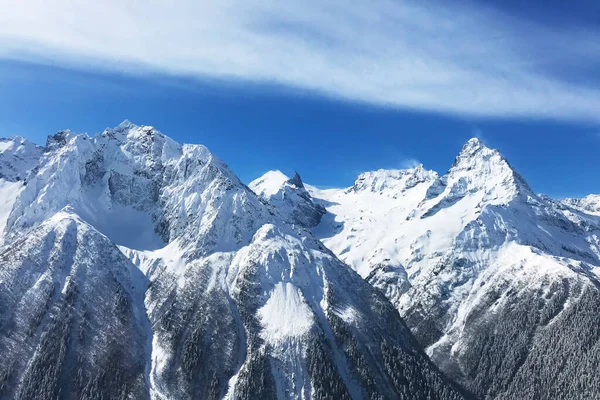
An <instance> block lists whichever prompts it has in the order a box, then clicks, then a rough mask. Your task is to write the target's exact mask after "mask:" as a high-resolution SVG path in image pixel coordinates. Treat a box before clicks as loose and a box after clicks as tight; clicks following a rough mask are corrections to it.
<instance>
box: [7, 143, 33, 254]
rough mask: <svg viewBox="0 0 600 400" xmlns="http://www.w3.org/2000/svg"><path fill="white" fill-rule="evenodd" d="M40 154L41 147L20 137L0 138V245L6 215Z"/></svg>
mask: <svg viewBox="0 0 600 400" xmlns="http://www.w3.org/2000/svg"><path fill="white" fill-rule="evenodd" d="M41 155H42V148H41V147H39V146H36V145H35V144H33V143H31V142H29V141H27V140H26V139H24V138H22V137H12V138H8V139H0V199H1V200H2V201H0V246H1V245H2V243H3V242H4V229H5V228H6V222H7V220H8V215H9V214H10V212H11V210H12V207H13V205H14V203H15V201H16V199H17V197H18V196H19V194H20V192H21V190H22V189H23V187H24V180H25V179H26V178H27V175H28V174H29V173H30V171H31V170H33V169H34V168H35V167H36V166H37V164H38V162H39V159H40V157H41Z"/></svg>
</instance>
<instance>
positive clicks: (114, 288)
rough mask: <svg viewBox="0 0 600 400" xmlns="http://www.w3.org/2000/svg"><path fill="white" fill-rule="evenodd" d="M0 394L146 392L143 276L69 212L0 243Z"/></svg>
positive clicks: (112, 394) (48, 395) (37, 396)
mask: <svg viewBox="0 0 600 400" xmlns="http://www.w3.org/2000/svg"><path fill="white" fill-rule="evenodd" d="M0 259H1V260H2V268H1V269H0V353H1V354H2V363H0V397H1V398H3V399H10V398H19V399H33V398H35V399H48V400H50V399H56V398H59V397H61V396H68V397H70V398H78V399H92V398H100V397H99V396H103V397H104V398H136V399H138V398H139V399H143V398H147V397H148V393H147V389H146V384H145V373H146V369H145V364H146V359H147V355H148V354H147V349H148V347H147V343H148V337H147V335H148V331H149V323H148V321H147V319H146V316H145V312H144V309H143V293H144V290H145V287H146V285H147V282H146V280H145V278H144V276H143V275H142V274H141V273H140V272H139V270H137V269H136V268H134V267H133V265H132V264H131V262H130V261H129V260H128V259H127V258H126V257H125V256H124V255H123V254H122V253H121V252H120V251H119V250H118V249H117V247H116V246H115V245H114V244H112V243H111V242H110V241H109V240H108V239H107V238H106V237H105V236H103V235H101V234H100V233H98V232H97V231H96V230H94V229H93V228H92V227H91V226H90V225H88V224H87V223H85V222H84V221H82V220H81V219H80V218H79V217H78V216H76V215H75V214H73V213H72V212H71V210H69V209H65V210H63V211H61V212H58V213H56V214H55V215H54V216H52V217H51V218H49V219H47V220H46V221H45V222H43V223H42V224H40V225H38V226H37V227H36V228H35V229H33V230H32V231H30V232H29V234H27V235H23V236H21V237H19V238H18V239H16V241H15V242H14V243H13V245H12V246H8V247H5V248H4V249H2V250H0Z"/></svg>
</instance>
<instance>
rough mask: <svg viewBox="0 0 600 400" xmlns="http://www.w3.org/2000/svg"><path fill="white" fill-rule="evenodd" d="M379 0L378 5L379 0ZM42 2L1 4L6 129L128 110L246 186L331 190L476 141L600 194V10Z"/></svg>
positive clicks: (509, 5) (107, 117) (440, 165)
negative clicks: (274, 179)
mask: <svg viewBox="0 0 600 400" xmlns="http://www.w3.org/2000/svg"><path fill="white" fill-rule="evenodd" d="M367 3H368V6H367ZM140 4H142V3H136V2H134V1H125V2H123V1H116V0H114V1H113V0H107V1H105V2H102V4H101V5H93V6H90V5H85V6H84V5H81V6H79V7H73V5H72V3H70V2H67V1H64V2H63V1H62V0H59V1H57V2H53V3H52V4H51V5H50V4H47V2H44V1H41V0H39V1H38V0H26V1H23V2H20V3H19V4H18V5H16V6H14V5H13V6H12V7H8V6H7V7H6V8H5V9H8V10H10V11H8V12H7V13H4V14H3V15H0V105H1V107H0V136H11V135H23V136H25V137H28V138H30V139H32V140H34V141H36V142H39V143H43V142H44V141H45V137H46V135H47V134H49V133H52V132H54V131H56V130H58V129H63V128H70V129H72V130H74V131H78V132H88V133H95V132H99V131H101V130H103V129H104V128H105V127H107V126H114V125H116V124H118V123H119V122H121V121H122V120H123V119H126V118H127V119H130V120H132V121H133V122H135V123H137V124H148V125H154V126H156V127H157V128H158V129H160V130H161V131H163V132H164V133H166V134H167V135H169V136H171V137H173V138H174V139H176V140H178V141H180V142H192V143H203V144H205V145H207V146H208V147H209V148H210V149H211V150H212V151H213V152H215V153H216V154H217V155H219V156H220V157H221V158H223V159H224V160H225V161H226V162H227V163H228V164H229V165H230V166H231V167H232V169H233V170H234V171H235V172H236V173H237V174H238V175H239V176H240V177H241V178H242V179H243V180H244V181H246V182H248V181H250V180H251V179H253V178H255V177H257V176H259V175H260V174H261V173H263V172H266V171H267V170H269V169H281V170H282V171H284V172H286V173H292V172H293V170H298V171H299V172H300V173H301V175H302V176H303V178H304V180H305V181H307V182H310V183H313V184H316V185H320V186H348V185H350V184H351V183H352V181H353V179H354V177H355V176H356V174H358V173H360V172H362V171H365V170H371V169H377V168H403V167H406V166H410V165H413V164H414V163H417V162H418V163H423V164H424V165H425V167H427V168H430V169H434V170H436V171H438V172H444V171H445V170H447V169H448V168H449V167H450V165H451V164H452V161H453V158H454V156H455V155H456V153H457V152H458V151H459V150H460V147H461V146H462V144H463V143H464V142H466V140H468V139H469V138H470V137H473V136H479V137H481V138H482V139H483V140H484V141H485V142H486V143H487V144H488V145H490V146H492V147H496V148H498V149H500V150H501V151H502V153H503V154H505V156H506V157H507V158H508V159H509V161H510V162H511V163H512V164H513V165H514V166H515V167H516V169H517V170H518V171H519V172H520V173H521V174H522V175H523V176H524V177H525V178H526V179H527V180H528V182H529V183H530V184H531V185H532V186H533V188H534V189H535V190H537V191H539V192H543V193H548V194H550V195H553V196H557V197H561V196H582V195H585V194H587V193H592V192H595V193H598V192H600V179H599V178H598V176H600V157H599V156H598V155H599V154H600V73H599V71H600V29H599V28H598V27H599V26H600V24H599V22H600V20H599V19H600V17H599V15H600V5H597V4H596V3H594V2H592V1H587V0H579V1H578V2H577V4H576V5H573V4H570V5H569V7H566V6H565V4H566V3H564V2H559V1H554V0H553V1H550V2H547V1H545V2H538V1H531V2H528V3H527V6H525V7H524V6H523V5H522V2H517V1H507V2H488V3H483V2H478V3H470V2H453V3H452V5H448V3H439V2H429V1H428V2H412V1H405V2H398V1H384V0H374V1H373V2H352V1H350V2H342V1H338V0H333V1H331V2H327V4H324V2H320V1H316V0H307V1H304V2H301V3H300V2H298V3H297V2H295V1H292V2H286V3H285V4H286V6H285V7H283V6H282V4H283V3H281V2H276V1H274V0H273V1H272V0H263V1H246V2H238V1H235V0H225V1H222V2H218V3H217V2H211V1H194V2H192V1H188V0H182V1H181V2H180V3H179V5H180V7H175V8H173V7H170V8H169V7H166V6H163V5H161V4H166V3H160V2H151V3H144V6H143V7H141V6H140Z"/></svg>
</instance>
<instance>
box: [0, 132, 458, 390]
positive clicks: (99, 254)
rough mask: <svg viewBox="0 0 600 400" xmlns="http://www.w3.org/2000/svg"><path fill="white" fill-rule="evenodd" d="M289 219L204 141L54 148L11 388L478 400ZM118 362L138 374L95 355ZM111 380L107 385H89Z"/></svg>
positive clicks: (9, 293) (32, 204)
mask: <svg viewBox="0 0 600 400" xmlns="http://www.w3.org/2000/svg"><path fill="white" fill-rule="evenodd" d="M286 185H288V186H287V189H286V190H289V193H287V194H286V195H285V196H283V197H282V199H284V200H285V199H290V198H291V199H294V200H300V199H301V200H303V201H306V202H305V203H303V206H306V205H308V206H310V207H311V208H314V209H315V210H319V209H320V208H319V207H315V206H314V204H312V201H311V202H310V203H308V200H310V196H308V197H307V196H306V195H307V193H308V192H306V189H305V188H304V186H303V184H302V182H301V180H300V179H299V177H298V178H297V179H296V178H294V179H291V180H289V181H286ZM311 204H312V205H311ZM291 205H293V206H294V207H292V209H296V208H295V204H291ZM322 212H323V211H322ZM288 216H292V217H293V216H294V214H293V213H287V211H286V212H285V213H284V212H279V211H278V209H277V208H276V207H274V206H273V205H268V204H266V202H265V201H264V200H263V199H259V197H257V196H256V195H255V193H254V192H252V191H251V190H250V189H249V188H248V187H246V186H245V185H244V184H242V183H241V182H240V181H239V179H238V178H237V177H236V176H235V174H234V173H233V172H232V171H231V170H229V168H228V167H227V165H226V164H225V163H224V162H223V161H221V160H219V159H218V158H217V157H215V156H214V155H213V154H212V153H210V152H209V151H208V149H206V148H205V147H204V146H201V145H180V144H178V143H176V142H174V141H173V140H171V139H170V138H168V137H166V136H165V135H163V134H162V133H160V132H158V131H157V130H155V129H153V128H152V127H146V126H136V125H134V124H131V123H129V122H127V121H126V122H124V123H123V124H121V125H119V126H118V127H116V128H113V129H107V130H106V131H105V132H103V133H102V134H99V135H96V136H88V135H77V134H74V133H72V132H69V131H61V132H59V133H57V134H56V135H53V136H51V137H49V139H48V143H47V144H46V148H45V152H44V153H43V155H42V156H41V159H40V160H39V165H38V166H37V167H36V169H35V170H34V171H33V172H32V173H31V174H30V175H29V176H28V178H27V184H26V185H25V186H24V188H22V191H21V192H20V194H19V195H18V196H17V197H16V199H15V200H14V205H13V207H12V210H11V212H10V215H9V217H8V219H7V223H6V242H5V246H4V248H3V250H2V256H1V257H3V259H5V260H9V261H8V262H9V264H8V265H9V266H10V267H9V268H8V269H6V271H4V270H3V271H4V272H3V275H0V301H2V302H3V303H4V304H6V307H2V309H3V310H5V311H4V314H2V318H4V319H3V321H12V320H19V321H20V320H21V319H23V320H24V321H25V322H24V323H21V322H19V323H17V324H16V325H15V324H12V322H11V323H9V324H8V325H6V323H4V324H0V326H4V327H7V326H9V327H10V326H11V324H12V327H10V328H6V329H3V330H0V346H5V347H0V348H4V349H14V350H3V352H7V354H10V357H11V360H12V361H11V363H9V364H7V365H6V366H5V367H3V368H4V370H0V372H2V374H0V379H3V381H2V382H3V383H2V384H1V385H0V388H2V390H4V391H5V392H6V393H7V396H9V397H23V396H25V394H29V393H32V392H31V391H36V390H43V393H46V394H45V395H44V396H46V397H47V398H51V397H52V396H53V395H54V394H55V393H56V390H57V388H61V390H62V393H63V394H66V393H68V395H69V396H72V397H77V398H96V396H97V395H98V394H102V395H103V396H104V397H111V398H113V397H117V396H113V394H112V393H113V392H112V391H113V390H114V391H118V392H119V396H120V397H121V398H144V397H147V396H150V397H151V398H157V399H179V398H181V399H190V398H217V397H227V398H274V397H277V398H331V397H334V398H349V397H350V396H351V397H353V398H372V397H373V396H375V394H379V395H382V396H383V397H386V398H406V399H410V398H425V397H428V396H429V397H433V398H439V399H460V398H464V396H463V395H462V394H461V391H460V389H458V388H457V387H456V386H455V385H454V384H453V383H451V382H450V381H449V380H447V378H445V377H444V376H443V375H442V374H441V373H440V372H439V370H438V369H437V368H436V367H435V366H434V365H433V364H432V363H431V361H430V360H429V359H428V358H427V356H426V355H425V354H424V352H423V351H422V350H421V348H420V347H419V345H418V343H417V342H416V340H415V339H414V337H413V336H412V334H411V333H410V331H409V330H408V328H407V327H406V326H405V324H404V323H403V321H402V320H401V319H400V317H399V315H398V314H397V312H396V311H395V309H394V308H393V306H392V304H391V303H389V302H388V301H387V299H385V297H384V296H383V295H382V294H380V293H379V292H378V291H376V290H374V289H373V288H372V287H371V286H370V285H368V284H367V283H366V282H365V281H364V280H363V279H361V278H360V277H359V276H358V275H357V274H355V273H354V272H352V271H351V270H349V269H348V268H347V267H346V266H345V265H344V264H343V263H341V262H340V261H339V260H338V259H337V258H336V257H335V256H334V255H333V254H332V253H331V252H330V251H329V250H327V249H326V248H325V247H324V246H323V245H322V244H321V242H320V241H318V240H317V239H316V238H315V237H313V236H312V234H311V233H310V232H309V231H307V230H306V229H305V228H304V227H303V226H302V225H303V223H304V222H306V221H291V220H288V219H287V217H288ZM117 249H118V250H120V251H118V250H117ZM31 259H34V260H39V261H36V262H34V263H33V264H30V262H31V261H30V260H31ZM45 266H49V267H50V269H48V270H46V268H45ZM40 277H44V278H43V279H45V280H48V281H49V282H51V283H52V284H51V285H49V284H46V283H44V282H45V281H40V279H42V278H40ZM14 282H18V283H19V284H18V286H17V290H16V291H15V290H13V289H10V288H11V287H13V286H14ZM39 282H42V283H44V285H46V286H43V285H42V287H40V286H39ZM58 287H63V288H66V289H65V290H62V291H59V292H57V289H56V288H58ZM40 291H42V292H43V295H40V294H38V293H41V292H40ZM114 293H118V294H119V297H117V300H118V301H116V302H114V303H113V302H111V301H110V300H107V299H106V297H107V296H111V294H114ZM142 293H145V295H144V297H143V299H142ZM92 298H96V299H97V302H96V303H97V304H96V303H94V302H93V301H92V300H91V299H92ZM120 299H122V300H120ZM18 304H23V306H18ZM53 304H55V306H54V305H53ZM113 304H114V307H113V306H112V305H113ZM19 307H25V308H27V307H30V308H31V309H29V308H27V310H25V311H23V312H21V311H20V310H21V308H19ZM79 307H85V309H86V310H88V309H89V311H88V312H89V313H91V314H93V315H91V316H89V317H86V318H85V319H82V317H80V316H79V314H78V313H77V312H75V313H74V312H73V310H75V311H77V310H80V308H79ZM111 307H113V308H111ZM8 310H10V311H8ZM56 313H58V314H56ZM55 314H56V315H60V318H58V320H57V319H56V318H57V317H54V315H55ZM88 319H89V321H91V322H90V323H91V324H92V325H91V326H92V327H94V329H95V331H94V332H93V333H91V332H89V334H90V335H92V336H91V339H90V340H91V342H90V343H89V344H88V342H86V340H88V339H85V338H86V337H87V335H88V332H87V328H81V326H82V324H83V323H84V322H85V323H86V321H87V320H88ZM113 319H116V320H117V321H118V323H117V322H114V321H113ZM56 320H57V321H59V322H57V323H58V324H59V325H56V323H54V322H52V323H50V322H48V321H56ZM55 325H56V326H55ZM76 326H79V327H80V328H74V327H76ZM57 329H58V331H57ZM90 329H91V328H90ZM115 330H119V331H123V332H124V333H125V334H124V335H123V336H120V335H116V334H115V333H114V332H115ZM32 331H35V332H38V333H39V335H37V334H36V335H35V336H34V338H31V337H30V333H29V332H32ZM44 332H50V333H48V334H46V333H44ZM70 332H71V333H70ZM74 332H83V333H82V335H83V337H84V338H83V339H80V341H81V340H83V341H84V342H83V343H80V342H77V341H74V339H72V338H73V334H72V333H74ZM48 335H49V336H48ZM38 337H39V338H40V339H39V340H40V341H39V342H36V340H37V339H36V338H38ZM96 337H99V338H101V340H100V339H97V340H96V339H95V338H96ZM45 338H47V340H46V339H45ZM69 338H71V339H69ZM112 338H115V339H114V340H113V341H111V339H112ZM92 339H93V340H92ZM106 340H108V342H106ZM50 341H52V343H54V342H55V343H57V344H60V346H59V347H58V348H56V347H55V346H53V345H52V343H50ZM124 342H126V343H130V344H131V346H129V347H127V348H126V349H123V343H124ZM36 343H38V344H36ZM39 343H41V344H42V345H41V346H40V345H39ZM15 346H17V347H19V349H17V347H15ZM36 346H37V347H36ZM95 346H98V347H101V349H96V348H95ZM32 348H35V349H36V350H35V351H36V352H37V353H35V354H37V355H36V356H35V357H36V358H35V359H39V360H40V364H39V366H36V367H35V368H34V369H31V367H27V360H28V359H29V357H30V356H31V354H32V353H31V351H32V350H31V349H32ZM28 349H29V350H28ZM123 352H125V353H126V354H123ZM104 353H107V354H108V355H107V356H106V357H107V358H106V360H107V361H106V363H112V362H114V357H123V360H124V361H123V362H124V364H123V368H125V369H127V374H125V373H124V372H123V371H122V370H120V369H118V368H117V369H114V370H111V372H110V375H102V373H103V371H104V370H105V369H106V368H108V367H107V365H110V364H106V363H104V361H102V362H100V361H93V360H94V356H96V357H97V356H98V354H104ZM90 357H91V359H92V362H91V363H90V364H89V366H88V364H85V363H81V362H75V360H80V359H89V358H90ZM111 357H112V358H111ZM49 360H50V361H49ZM101 360H105V359H104V358H102V359H101ZM47 361H48V362H50V364H48V362H47ZM129 363H131V364H129ZM36 365H38V364H36ZM50 365H51V366H52V367H51V366H50ZM80 365H81V366H85V368H84V369H83V370H80V369H79V366H80ZM66 371H71V372H73V373H72V374H70V375H67V374H66ZM82 374H83V375H82ZM112 374H114V376H120V375H122V376H123V379H122V380H120V381H118V382H117V383H113V382H114V381H113V378H112V377H113V375H112ZM45 376H48V379H45V378H44V377H45ZM95 376H106V379H107V380H106V381H102V380H94V381H93V382H95V383H94V386H93V387H92V388H89V389H88V388H86V387H84V388H81V380H82V379H83V380H86V379H87V377H95ZM82 377H83V378H82ZM142 380H143V381H142ZM24 382H25V383H26V384H24ZM142 382H143V384H142ZM106 385H110V387H108V386H106Z"/></svg>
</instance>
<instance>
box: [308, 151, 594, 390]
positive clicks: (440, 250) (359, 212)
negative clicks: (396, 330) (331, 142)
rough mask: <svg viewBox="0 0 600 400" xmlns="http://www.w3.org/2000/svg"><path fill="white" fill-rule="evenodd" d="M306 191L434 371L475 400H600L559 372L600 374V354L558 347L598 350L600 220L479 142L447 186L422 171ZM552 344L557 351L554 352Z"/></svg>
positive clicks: (589, 385)
mask: <svg viewBox="0 0 600 400" xmlns="http://www.w3.org/2000/svg"><path fill="white" fill-rule="evenodd" d="M308 188H309V191H310V193H311V195H312V197H313V199H314V201H315V202H316V203H317V204H322V205H324V206H325V207H326V208H327V211H328V213H327V214H326V215H325V216H324V217H323V219H322V221H321V223H320V224H319V225H318V226H317V227H316V228H314V232H315V234H316V235H317V236H318V237H319V238H320V239H321V240H322V242H323V243H324V244H325V245H326V246H327V247H328V248H330V249H331V250H332V251H333V252H334V253H335V254H336V255H337V256H338V257H339V258H340V259H342V260H343V261H345V262H346V263H348V265H350V266H351V267H352V268H353V269H355V270H356V271H357V272H358V273H359V274H360V275H361V276H363V277H364V278H366V279H367V280H368V281H369V282H370V283H371V284H373V285H374V286H375V287H377V288H379V289H380V290H382V292H383V293H385V294H386V296H387V297H388V298H389V299H390V300H391V301H392V303H393V304H394V305H395V306H396V307H397V309H398V310H399V311H400V314H401V315H402V316H403V317H404V318H405V320H406V321H407V323H408V325H409V326H410V327H411V329H412V331H413V333H415V335H416V337H417V338H418V339H419V341H420V342H421V344H422V345H423V346H426V347H427V348H428V352H429V354H430V355H431V356H432V357H433V359H434V361H435V362H436V363H437V364H438V366H440V367H441V368H442V369H444V370H445V371H446V372H447V373H448V374H450V375H452V376H453V377H455V378H456V379H458V380H460V381H461V382H463V383H464V384H465V385H467V387H469V388H470V389H472V390H473V391H474V392H475V393H476V394H478V395H480V396H482V397H489V398H532V397H531V396H533V397H534V398H548V399H550V398H556V397H565V398H569V397H570V398H579V397H577V396H579V395H582V396H583V397H586V393H587V395H588V396H592V395H593V393H597V390H598V389H599V385H598V381H597V380H594V379H593V378H587V376H586V378H583V380H585V379H587V380H588V382H585V383H586V385H582V386H581V388H580V391H579V392H577V390H576V389H574V387H573V386H572V382H573V381H577V380H578V379H582V378H581V377H582V373H583V371H585V366H583V365H579V364H577V363H574V364H569V367H561V368H554V367H553V365H555V363H562V362H563V360H564V359H568V358H571V357H572V358H575V359H581V358H585V359H586V360H588V359H589V360H595V362H598V361H600V349H599V348H598V346H596V345H594V346H592V347H585V348H582V347H577V346H578V345H576V344H569V343H568V342H565V339H564V338H560V339H556V338H555V337H556V335H560V333H561V331H564V332H571V334H573V335H575V337H590V338H593V339H590V340H596V342H597V340H599V339H600V333H599V332H598V331H597V330H596V329H595V328H594V327H593V326H594V325H593V324H592V325H591V326H586V325H585V323H582V322H581V321H582V320H584V321H585V320H586V318H588V317H587V316H586V315H589V318H592V320H593V319H595V318H600V314H599V313H598V312H597V309H598V306H600V303H598V284H597V277H596V272H597V271H598V267H600V219H599V218H597V217H596V216H594V215H591V214H589V213H586V212H582V211H581V207H579V208H578V209H577V208H573V207H569V206H565V205H563V204H562V203H559V202H556V201H553V200H551V199H548V198H546V197H543V196H538V195H536V194H535V193H533V191H532V190H531V188H530V187H529V186H528V185H527V183H526V182H525V181H524V180H523V178H522V177H521V176H520V175H519V174H518V173H516V172H515V171H514V170H513V169H512V167H511V166H510V164H509V163H508V162H507V161H506V160H505V159H504V158H503V157H502V156H501V155H500V153H499V152H498V151H496V150H493V149H489V148H487V147H486V146H485V145H484V144H483V143H482V142H481V141H480V140H478V139H471V140H470V141H469V142H468V143H466V144H465V146H464V147H463V149H462V150H461V152H460V154H459V155H458V156H457V158H456V160H455V162H454V165H453V166H452V168H451V169H450V170H449V171H448V173H446V174H445V175H443V176H441V177H438V176H437V174H436V173H434V172H431V171H426V170H425V169H423V168H422V167H421V166H420V167H417V168H415V169H410V170H404V171H386V170H380V171H375V172H369V173H365V174H361V175H360V176H359V177H358V178H357V180H356V183H355V185H354V186H353V187H350V188H346V189H330V190H318V189H316V188H313V187H311V186H308ZM532 304H537V306H536V307H534V308H533V309H531V307H532ZM580 308H581V309H583V310H584V311H582V310H581V309H580ZM500 315H502V316H503V319H502V320H500V319H499V318H498V316H500ZM549 316H551V317H552V318H550V317H549ZM549 319H550V320H551V321H552V324H549ZM515 328H517V329H516V330H515ZM550 338H552V339H550ZM548 340H552V341H553V342H552V343H553V344H554V345H556V344H558V343H560V346H558V348H557V350H556V351H554V350H553V349H552V345H550V342H548ZM571 346H573V347H571ZM532 349H536V350H532ZM536 357H537V359H536ZM533 360H536V362H534V361H533ZM585 364H586V365H588V364H587V362H586V363H585ZM539 374H542V375H541V377H540V376H539ZM523 386H526V387H527V389H526V390H524V389H523Z"/></svg>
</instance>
